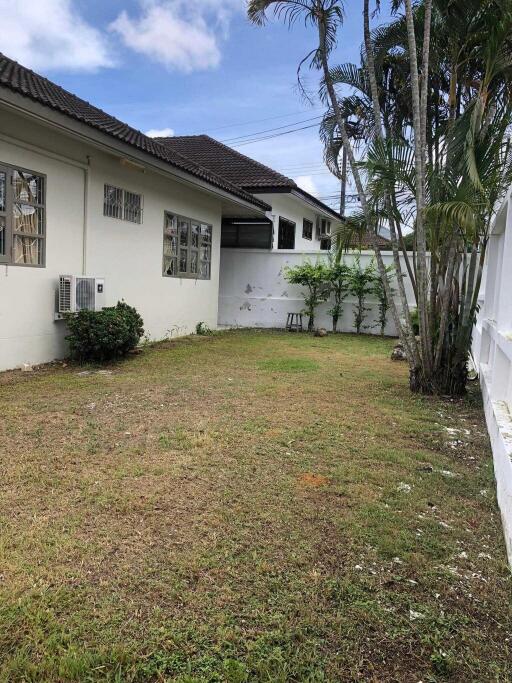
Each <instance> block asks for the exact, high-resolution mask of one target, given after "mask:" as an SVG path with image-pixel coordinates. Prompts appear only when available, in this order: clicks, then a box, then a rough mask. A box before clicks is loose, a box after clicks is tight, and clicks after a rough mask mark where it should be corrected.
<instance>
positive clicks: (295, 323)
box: [286, 313, 302, 332]
mask: <svg viewBox="0 0 512 683" xmlns="http://www.w3.org/2000/svg"><path fill="white" fill-rule="evenodd" d="M286 329H287V330H288V332H302V313H288V317H287V319H286Z"/></svg>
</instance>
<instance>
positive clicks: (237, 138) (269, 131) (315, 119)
mask: <svg viewBox="0 0 512 683" xmlns="http://www.w3.org/2000/svg"><path fill="white" fill-rule="evenodd" d="M321 118H322V117H321V116H313V117H312V118H309V119H304V120H303V121H294V122H293V123H287V124H286V125H284V126H277V127H276V128H267V130H260V131H258V132H257V133H249V134H247V135H238V136H237V137H234V138H227V139H225V140H220V142H223V143H229V142H235V141H240V142H243V141H244V139H246V138H252V137H255V136H257V135H264V134H265V133H273V132H275V131H276V130H282V129H283V128H290V126H298V125H300V124H301V123H309V122H310V121H318V120H319V119H321Z"/></svg>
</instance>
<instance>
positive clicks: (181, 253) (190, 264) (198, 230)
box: [163, 212, 212, 280]
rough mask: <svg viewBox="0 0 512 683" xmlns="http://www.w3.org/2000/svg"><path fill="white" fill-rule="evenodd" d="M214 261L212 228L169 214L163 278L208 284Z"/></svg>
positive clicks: (166, 224)
mask: <svg viewBox="0 0 512 683" xmlns="http://www.w3.org/2000/svg"><path fill="white" fill-rule="evenodd" d="M211 258H212V226H211V225H209V224H208V223H203V222H201V221H196V220H194V219H192V218H185V217H184V216H177V215H176V214H173V213H169V212H166V213H165V217H164V259H163V274H164V275H165V276H167V277H180V278H194V279H197V280H209V279H210V277H211Z"/></svg>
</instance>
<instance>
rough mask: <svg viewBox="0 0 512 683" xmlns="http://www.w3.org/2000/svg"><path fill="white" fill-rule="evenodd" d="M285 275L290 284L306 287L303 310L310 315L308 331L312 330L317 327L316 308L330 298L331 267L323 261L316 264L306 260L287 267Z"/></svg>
mask: <svg viewBox="0 0 512 683" xmlns="http://www.w3.org/2000/svg"><path fill="white" fill-rule="evenodd" d="M284 277H285V279H286V281H287V282H289V283H290V284H292V285H302V286H303V287H305V288H306V291H305V293H304V304H305V308H304V310H303V311H302V312H303V313H305V314H306V315H307V316H308V317H309V322H308V331H309V332H312V331H313V330H314V329H315V310H316V308H317V306H318V305H319V304H321V303H323V302H324V301H327V300H328V298H329V289H330V283H329V268H328V267H327V266H326V265H325V263H322V262H321V261H319V262H318V263H315V264H313V263H310V262H309V261H304V263H301V264H300V265H297V266H290V267H287V268H285V269H284Z"/></svg>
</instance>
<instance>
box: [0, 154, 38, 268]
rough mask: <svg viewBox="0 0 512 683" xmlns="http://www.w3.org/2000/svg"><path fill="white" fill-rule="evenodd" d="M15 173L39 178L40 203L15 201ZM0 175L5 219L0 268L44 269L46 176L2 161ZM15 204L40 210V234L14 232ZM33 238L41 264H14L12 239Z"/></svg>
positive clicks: (2, 212) (1, 213)
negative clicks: (38, 250)
mask: <svg viewBox="0 0 512 683" xmlns="http://www.w3.org/2000/svg"><path fill="white" fill-rule="evenodd" d="M15 171H17V172H19V173H29V174H31V175H33V176H37V177H38V178H41V180H42V184H43V191H42V200H43V201H42V203H36V202H30V201H26V202H23V201H18V202H17V201H15V197H14V181H13V178H14V176H13V174H14V172H15ZM0 173H5V210H4V211H0V215H1V216H4V217H5V254H0V266H15V267H17V268H18V267H20V268H46V238H47V230H46V226H47V217H46V212H47V203H46V186H47V175H46V173H41V172H39V171H33V170H31V169H29V168H26V167H24V166H19V165H17V164H8V163H6V162H4V161H1V162H0ZM15 204H26V205H27V206H33V207H34V208H36V209H41V212H42V219H41V223H42V225H41V227H42V232H40V233H37V235H35V234H34V235H30V234H27V233H23V232H20V231H18V230H16V231H15V230H14V220H13V218H14V215H13V209H14V205H15ZM15 236H20V237H31V236H32V237H34V238H35V239H37V240H39V241H40V242H41V252H40V253H41V263H16V261H15V260H14V254H13V250H14V237H15Z"/></svg>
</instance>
